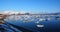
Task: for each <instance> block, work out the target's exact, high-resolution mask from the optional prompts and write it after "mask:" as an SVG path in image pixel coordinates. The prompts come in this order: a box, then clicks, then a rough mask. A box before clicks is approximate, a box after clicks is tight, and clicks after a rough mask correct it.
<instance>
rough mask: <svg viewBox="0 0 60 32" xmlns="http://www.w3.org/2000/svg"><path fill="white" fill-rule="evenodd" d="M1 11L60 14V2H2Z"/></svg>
mask: <svg viewBox="0 0 60 32" xmlns="http://www.w3.org/2000/svg"><path fill="white" fill-rule="evenodd" d="M0 11H18V12H21V11H24V12H33V13H55V12H60V0H0Z"/></svg>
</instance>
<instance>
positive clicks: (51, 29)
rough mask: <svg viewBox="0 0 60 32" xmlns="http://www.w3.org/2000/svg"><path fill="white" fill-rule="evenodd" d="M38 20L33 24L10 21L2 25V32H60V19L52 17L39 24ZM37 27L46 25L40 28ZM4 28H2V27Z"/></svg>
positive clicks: (32, 22) (0, 29)
mask: <svg viewBox="0 0 60 32" xmlns="http://www.w3.org/2000/svg"><path fill="white" fill-rule="evenodd" d="M37 21H38V19H37V18H35V19H34V21H31V22H23V21H21V20H19V19H18V20H16V21H15V20H8V21H6V23H5V24H3V25H1V24H0V31H2V30H4V31H3V32H5V31H6V32H60V19H56V18H54V17H51V19H50V20H43V21H40V22H39V23H38V24H37V23H36V22H37ZM37 25H44V27H42V28H39V27H37ZM1 26H2V27H1Z"/></svg>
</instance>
